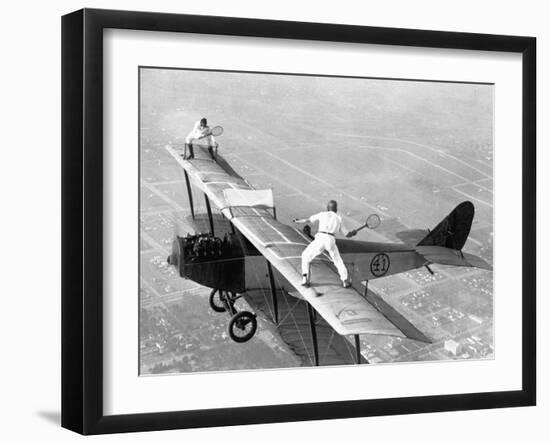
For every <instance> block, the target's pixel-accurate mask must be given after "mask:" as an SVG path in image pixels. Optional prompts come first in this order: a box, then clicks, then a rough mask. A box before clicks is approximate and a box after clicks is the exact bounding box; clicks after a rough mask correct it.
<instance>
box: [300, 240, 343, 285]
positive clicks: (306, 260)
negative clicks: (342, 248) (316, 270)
mask: <svg viewBox="0 0 550 443" xmlns="http://www.w3.org/2000/svg"><path fill="white" fill-rule="evenodd" d="M324 251H327V252H328V254H329V255H330V258H331V259H332V261H333V262H334V265H335V266H336V269H337V270H338V273H339V274H340V279H341V280H342V281H345V280H347V279H348V269H347V268H346V265H345V264H344V261H343V260H342V257H340V252H339V251H338V247H337V246H336V239H335V238H334V236H333V235H329V234H323V233H322V232H318V233H317V234H316V235H315V239H314V240H313V241H312V242H311V243H310V244H309V245H308V246H307V248H306V249H304V252H302V274H308V275H309V265H310V263H311V262H312V260H313V259H314V258H315V257H317V256H318V255H320V254H322V253H323V252H324Z"/></svg>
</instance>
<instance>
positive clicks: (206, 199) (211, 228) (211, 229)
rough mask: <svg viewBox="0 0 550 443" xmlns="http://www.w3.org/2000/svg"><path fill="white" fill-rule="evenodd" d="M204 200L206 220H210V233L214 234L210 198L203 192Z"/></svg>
mask: <svg viewBox="0 0 550 443" xmlns="http://www.w3.org/2000/svg"><path fill="white" fill-rule="evenodd" d="M204 201H205V202H206V211H207V212H208V221H209V222H210V233H211V234H212V235H214V219H213V218H212V208H211V207H210V200H209V199H208V196H207V195H206V194H204Z"/></svg>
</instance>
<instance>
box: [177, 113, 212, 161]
mask: <svg viewBox="0 0 550 443" xmlns="http://www.w3.org/2000/svg"><path fill="white" fill-rule="evenodd" d="M203 138H204V139H206V141H207V143H208V152H209V153H210V156H211V157H212V159H213V160H215V159H216V158H215V156H214V148H217V147H218V143H216V139H215V138H214V136H213V135H212V134H211V133H210V127H209V126H208V122H207V121H206V117H203V118H201V119H200V120H199V121H198V122H196V123H195V125H194V126H193V129H192V130H191V132H190V133H189V135H187V137H185V150H186V152H187V149H189V155H187V156H186V157H185V158H186V159H192V158H195V151H194V149H193V143H192V142H193V140H201V139H203Z"/></svg>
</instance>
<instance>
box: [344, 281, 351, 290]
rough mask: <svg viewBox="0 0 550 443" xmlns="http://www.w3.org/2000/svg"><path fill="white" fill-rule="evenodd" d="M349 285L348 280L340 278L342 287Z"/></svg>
mask: <svg viewBox="0 0 550 443" xmlns="http://www.w3.org/2000/svg"><path fill="white" fill-rule="evenodd" d="M350 286H351V282H350V281H349V280H342V287H343V288H349V287H350Z"/></svg>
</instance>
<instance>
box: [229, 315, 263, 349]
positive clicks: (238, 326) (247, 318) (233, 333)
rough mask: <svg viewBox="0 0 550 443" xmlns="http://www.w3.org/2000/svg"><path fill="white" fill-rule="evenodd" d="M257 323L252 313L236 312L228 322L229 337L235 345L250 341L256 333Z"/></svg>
mask: <svg viewBox="0 0 550 443" xmlns="http://www.w3.org/2000/svg"><path fill="white" fill-rule="evenodd" d="M257 327H258V321H257V320H256V315H255V314H253V313H252V312H248V311H241V312H237V313H236V314H235V315H234V316H233V317H231V320H230V321H229V336H230V337H231V338H232V339H233V341H236V342H237V343H244V342H246V341H248V340H250V339H251V338H252V337H253V336H254V334H255V333H256V328H257Z"/></svg>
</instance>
